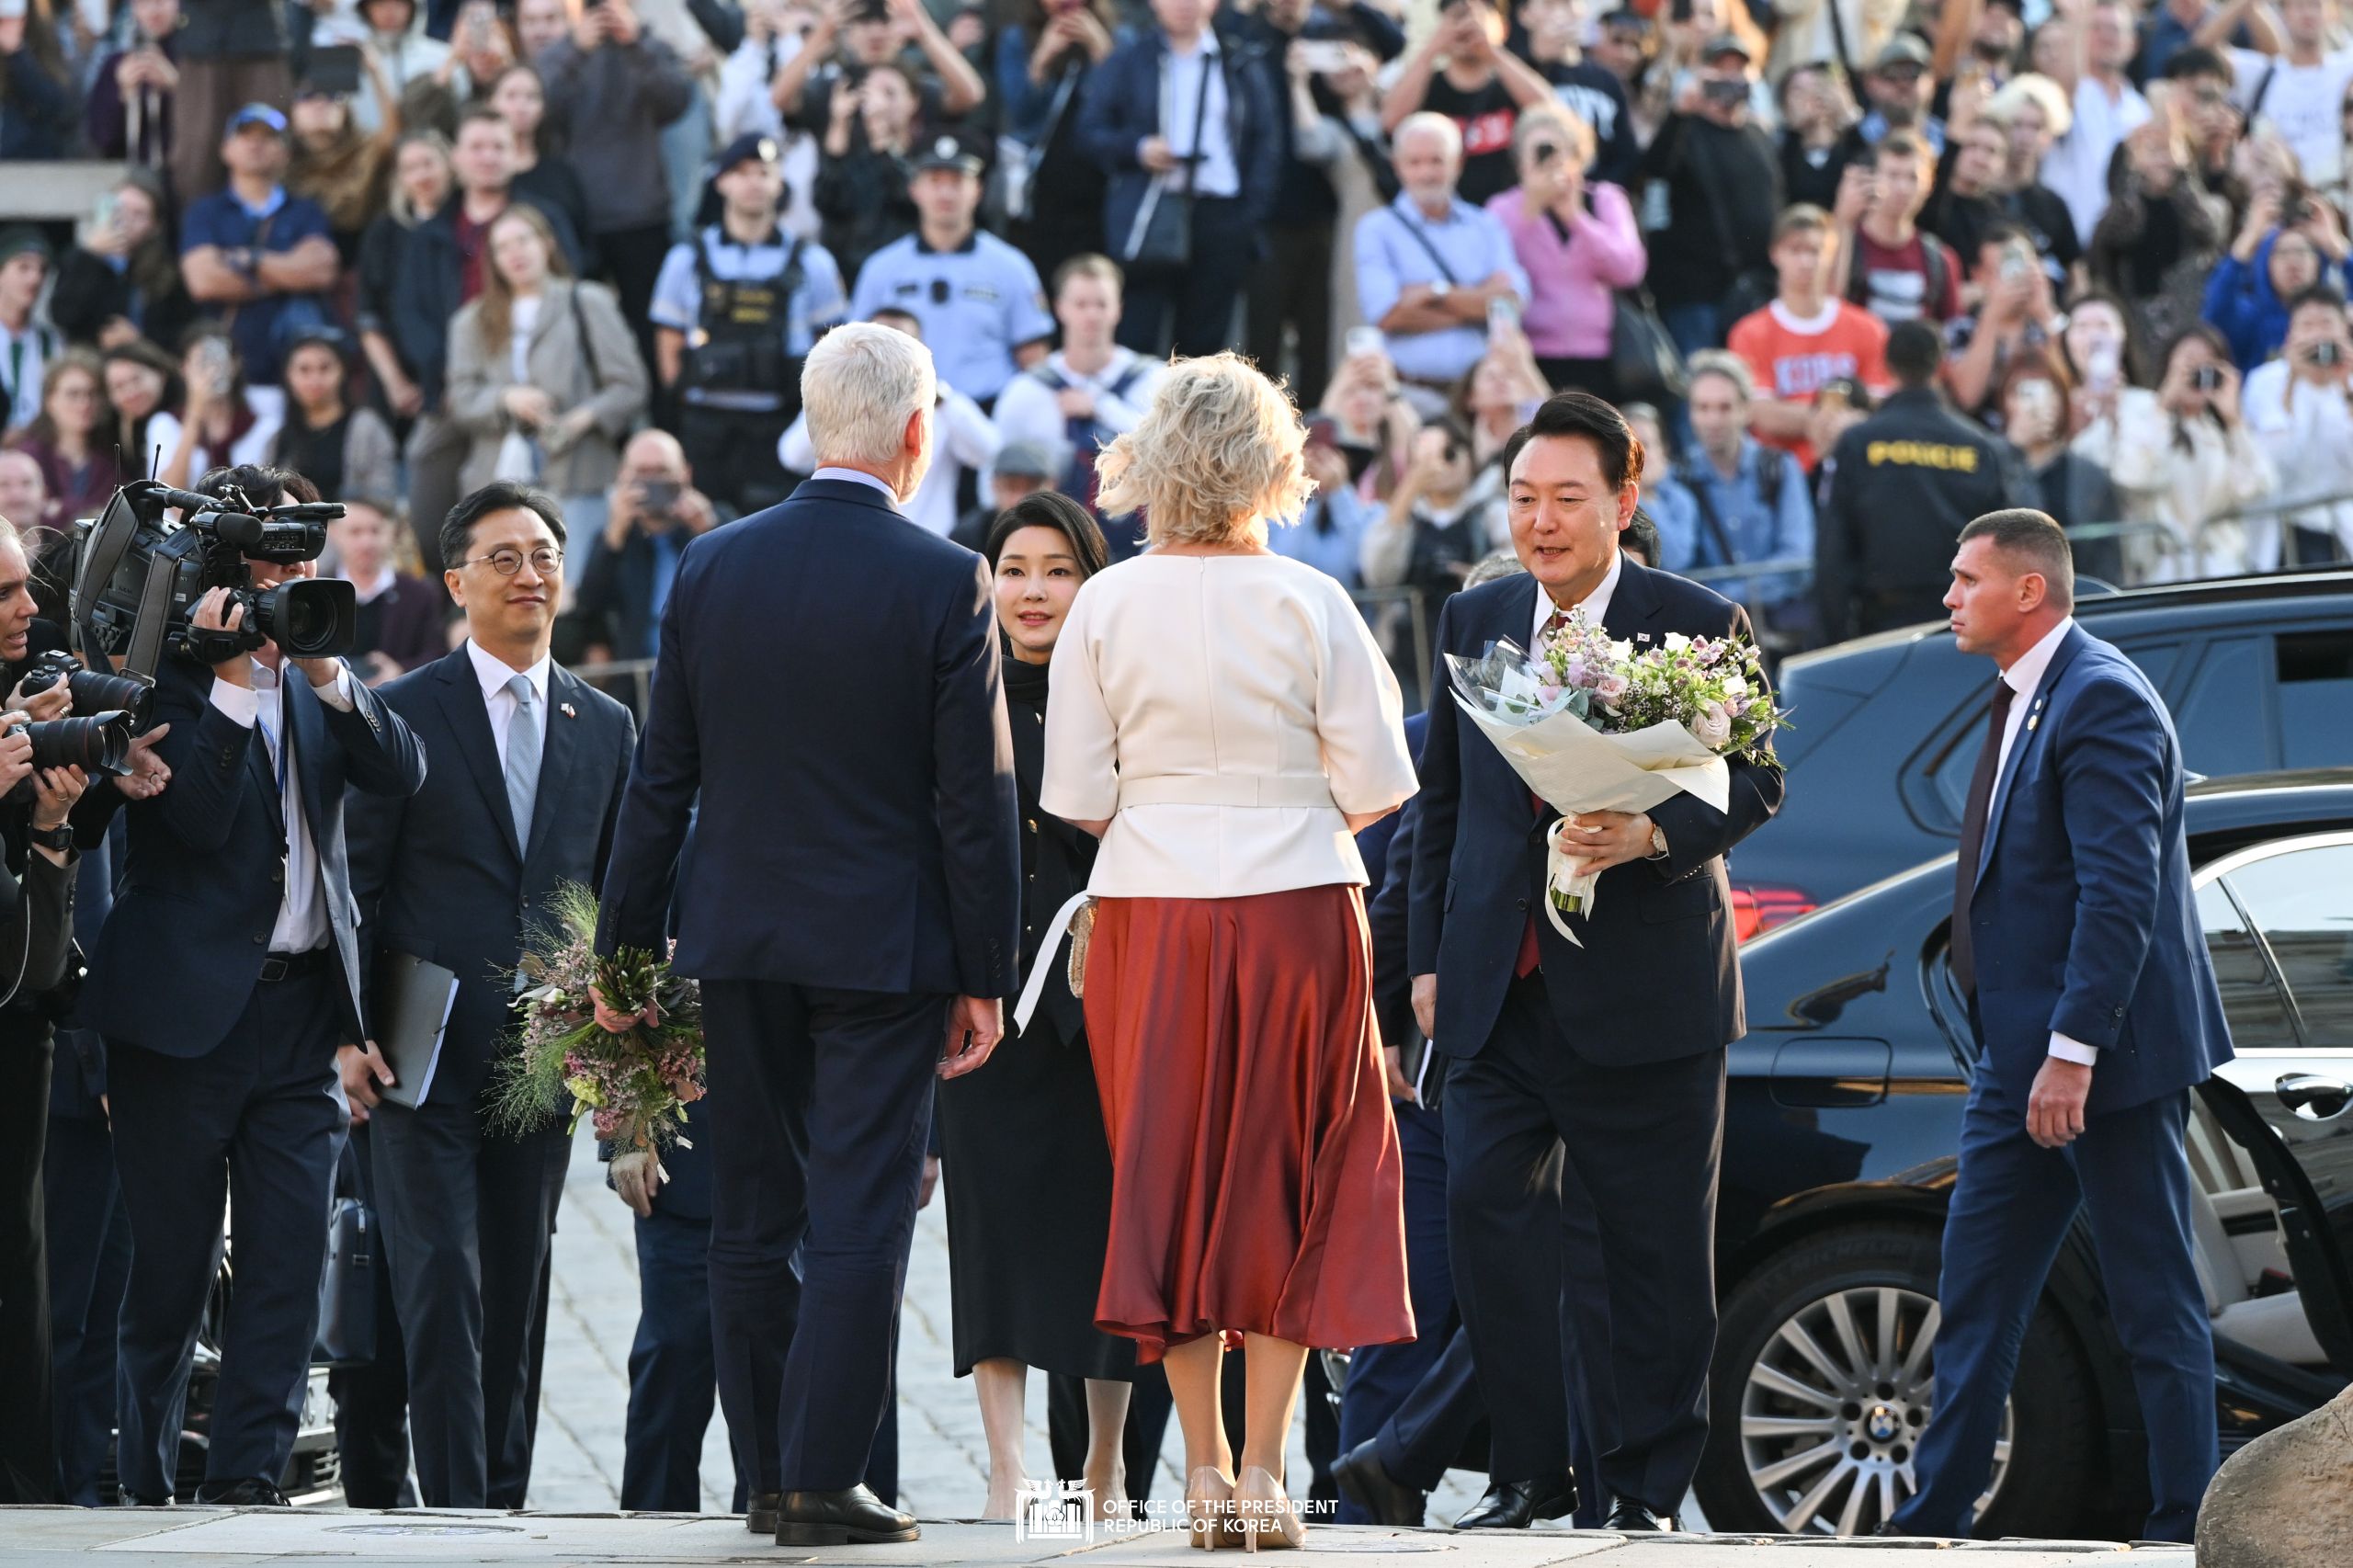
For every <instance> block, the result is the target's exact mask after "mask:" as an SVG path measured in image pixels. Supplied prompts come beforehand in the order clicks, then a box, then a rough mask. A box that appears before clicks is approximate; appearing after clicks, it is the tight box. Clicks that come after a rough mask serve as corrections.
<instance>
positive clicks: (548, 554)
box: [465, 544, 563, 577]
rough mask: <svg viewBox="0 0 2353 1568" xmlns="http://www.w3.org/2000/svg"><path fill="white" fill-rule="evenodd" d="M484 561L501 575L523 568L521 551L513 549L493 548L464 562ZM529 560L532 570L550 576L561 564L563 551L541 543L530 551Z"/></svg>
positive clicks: (468, 563)
mask: <svg viewBox="0 0 2353 1568" xmlns="http://www.w3.org/2000/svg"><path fill="white" fill-rule="evenodd" d="M485 561H486V562H490V569H491V570H492V571H494V572H495V573H497V574H499V575H500V576H502V577H512V576H513V575H515V574H516V573H517V572H520V571H521V570H522V569H523V552H522V551H519V550H514V549H506V550H494V551H491V552H490V553H489V554H488V555H477V556H475V557H474V558H473V559H472V561H469V562H466V563H465V564H467V565H468V566H479V565H481V564H482V563H483V562H485ZM530 561H531V570H532V571H534V572H536V573H538V574H540V576H542V577H546V576H551V575H552V574H554V572H555V569H556V568H557V567H559V566H561V565H563V551H561V550H558V549H556V548H555V547H554V546H553V545H548V544H543V545H541V546H540V548H539V549H537V550H535V551H531V555H530Z"/></svg>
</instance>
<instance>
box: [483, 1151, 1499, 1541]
mask: <svg viewBox="0 0 2353 1568" xmlns="http://www.w3.org/2000/svg"><path fill="white" fill-rule="evenodd" d="M636 1329H637V1254H636V1248H635V1244H634V1242H633V1241H632V1240H631V1215H630V1212H629V1210H627V1209H624V1208H623V1207H622V1206H621V1203H620V1199H617V1198H615V1197H614V1196H613V1195H612V1193H611V1192H609V1191H608V1190H607V1189H606V1187H605V1185H604V1173H603V1168H602V1167H601V1166H600V1165H597V1157H596V1145H595V1143H594V1142H591V1141H590V1140H588V1139H587V1138H585V1136H584V1137H583V1138H582V1139H581V1141H580V1142H578V1143H577V1144H576V1145H575V1146H574V1151H573V1162H572V1171H571V1176H570V1178H569V1180H568V1182H567V1184H566V1187H565V1190H564V1196H563V1210H562V1212H561V1213H560V1215H559V1217H558V1220H557V1229H556V1239H555V1267H554V1300H553V1301H552V1302H551V1306H550V1309H549V1315H548V1347H547V1369H546V1373H545V1379H544V1399H543V1403H542V1405H541V1409H540V1436H539V1449H538V1453H537V1457H536V1458H535V1460H534V1461H533V1465H532V1476H531V1497H530V1503H531V1506H532V1507H534V1508H540V1509H555V1510H563V1511H574V1510H593V1509H606V1508H612V1507H615V1506H618V1505H619V1502H620V1476H621V1438H622V1433H623V1430H624V1428H625V1426H626V1422H627V1417H628V1409H629V1347H630V1340H631V1336H632V1335H634V1334H635V1332H636ZM953 1370H954V1368H953V1361H952V1358H951V1356H950V1353H949V1295H948V1233H947V1226H946V1222H945V1221H944V1219H943V1216H942V1210H941V1205H940V1204H939V1203H938V1201H937V1200H935V1201H934V1202H933V1203H932V1205H931V1207H929V1208H928V1209H926V1210H924V1211H923V1213H922V1215H921V1216H920V1218H919V1221H918V1223H917V1226H916V1232H915V1254H914V1257H913V1260H912V1262H911V1263H910V1266H909V1267H908V1270H907V1301H906V1315H905V1319H904V1325H903V1327H902V1330H901V1341H900V1353H899V1444H900V1474H901V1486H902V1496H901V1498H900V1502H901V1506H904V1507H906V1508H908V1509H910V1510H912V1511H913V1512H915V1514H917V1515H919V1516H922V1517H927V1518H950V1517H969V1516H971V1515H972V1514H974V1513H977V1512H978V1511H979V1509H980V1506H981V1501H982V1497H983V1494H984V1493H985V1492H986V1490H987V1481H988V1447H987V1443H986V1441H985V1439H984V1438H983V1435H982V1432H981V1415H980V1407H979V1405H978V1404H977V1403H975V1402H974V1400H973V1398H972V1385H971V1381H970V1380H963V1381H959V1380H958V1379H957V1378H956V1377H954V1376H953V1375H952V1374H953ZM1030 1386H1031V1392H1030V1400H1029V1426H1030V1435H1029V1449H1028V1452H1029V1463H1030V1464H1031V1466H1032V1467H1033V1468H1035V1469H1042V1468H1043V1467H1044V1466H1045V1465H1046V1463H1047V1457H1046V1412H1045V1388H1044V1383H1043V1380H1041V1379H1040V1380H1032V1382H1031V1385H1030ZM725 1431H726V1428H725V1424H724V1423H723V1422H722V1421H721V1420H720V1419H719V1418H718V1417H717V1415H713V1417H712V1419H711V1424H710V1431H709V1433H708V1434H706V1436H705V1437H704V1441H703V1471H702V1494H703V1506H704V1507H705V1508H706V1509H707V1510H709V1511H711V1512H723V1511H725V1509H726V1508H727V1506H728V1504H729V1502H730V1500H731V1497H732V1494H733V1485H734V1478H733V1470H732V1468H731V1466H730V1462H729V1460H728V1457H727V1446H726V1437H725ZM1292 1447H1293V1457H1292V1460H1291V1472H1292V1473H1293V1474H1294V1475H1303V1474H1305V1473H1306V1460H1305V1457H1304V1455H1303V1453H1302V1452H1300V1451H1299V1448H1298V1437H1297V1435H1296V1433H1294V1435H1293V1439H1292ZM1182 1462H1183V1456H1182V1449H1181V1446H1180V1445H1179V1444H1178V1442H1177V1439H1176V1423H1175V1422H1174V1421H1171V1422H1170V1423H1169V1441H1168V1448H1167V1449H1166V1451H1165V1452H1164V1454H1163V1455H1162V1458H1161V1473H1160V1475H1159V1476H1158V1477H1156V1478H1155V1482H1154V1493H1155V1494H1156V1495H1158V1496H1162V1497H1170V1496H1177V1495H1181V1494H1182V1492H1183V1489H1184V1483H1183V1478H1182V1475H1181V1473H1180V1471H1179V1466H1180V1465H1181V1464H1182ZM1481 1483H1482V1478H1479V1477H1473V1476H1469V1475H1466V1474H1464V1473H1462V1472H1460V1471H1458V1472H1456V1473H1455V1474H1453V1475H1451V1476H1449V1477H1448V1480H1447V1484H1446V1486H1445V1487H1444V1488H1443V1489H1441V1490H1440V1491H1439V1492H1438V1494H1436V1495H1435V1496H1434V1497H1433V1498H1432V1500H1431V1507H1430V1516H1431V1517H1432V1518H1438V1519H1443V1518H1451V1517H1453V1516H1454V1515H1455V1514H1457V1513H1459V1512H1461V1510H1462V1509H1463V1508H1466V1507H1468V1506H1470V1505H1471V1504H1472V1502H1473V1501H1475V1500H1476V1499H1477V1496H1478V1493H1479V1487H1480V1485H1481Z"/></svg>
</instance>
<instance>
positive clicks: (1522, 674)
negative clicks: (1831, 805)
mask: <svg viewBox="0 0 2353 1568" xmlns="http://www.w3.org/2000/svg"><path fill="white" fill-rule="evenodd" d="M1447 667H1448V671H1449V676H1450V677H1451V679H1452V682H1453V686H1454V699H1455V701H1456V702H1457V703H1458V704H1459V705H1460V706H1461V709H1462V710H1463V711H1464V712H1465V713H1466V714H1468V715H1469V716H1470V719H1471V721H1472V722H1473V723H1474V724H1476V725H1477V726H1478V727H1479V729H1480V730H1481V731H1482V732H1483V733H1485V735H1486V736H1487V738H1488V739H1489V740H1490V741H1492V742H1493V743H1494V744H1495V749H1496V750H1497V751H1499V752H1501V753H1502V754H1503V756H1504V758H1505V760H1506V761H1507V762H1509V763H1510V764H1511V766H1512V768H1513V770H1514V771H1515V772H1517V773H1518V775H1519V776H1520V778H1522V779H1523V780H1524V781H1526V783H1527V785H1528V787H1529V789H1530V790H1533V791H1534V792H1535V793H1536V794H1537V795H1538V796H1540V798H1542V799H1543V800H1544V801H1546V802H1547V803H1549V804H1550V805H1551V806H1552V808H1553V809H1554V810H1555V811H1558V812H1563V820H1562V821H1561V822H1558V823H1555V824H1552V831H1551V833H1550V834H1549V835H1548V836H1547V839H1546V844H1547V847H1548V849H1549V850H1550V855H1549V857H1548V859H1547V861H1546V866H1545V889H1546V894H1547V898H1546V904H1547V910H1546V913H1547V915H1549V916H1550V918H1551V919H1552V925H1553V927H1554V928H1555V929H1556V930H1558V931H1559V932H1560V933H1561V935H1562V936H1563V937H1567V938H1568V939H1569V940H1570V941H1572V942H1574V941H1576V940H1577V936H1576V933H1575V932H1574V931H1572V930H1571V929H1570V928H1569V926H1568V925H1567V923H1566V922H1565V921H1564V920H1563V918H1562V916H1563V915H1570V914H1574V913H1577V912H1579V911H1582V912H1584V913H1585V914H1586V915H1588V916H1589V915H1591V914H1592V912H1593V907H1594V898H1595V894H1596V891H1597V885H1598V883H1599V880H1600V879H1599V876H1598V874H1597V873H1593V872H1588V871H1586V869H1584V866H1583V864H1582V863H1581V862H1579V861H1578V860H1577V858H1575V856H1574V853H1572V852H1571V850H1570V849H1568V848H1564V847H1563V845H1562V843H1561V833H1562V829H1563V828H1564V827H1565V826H1567V825H1568V823H1569V819H1571V818H1574V816H1576V814H1577V813H1579V812H1647V811H1649V810H1650V809H1651V808H1652V807H1654V806H1656V805H1658V804H1659V803H1661V802H1662V801H1665V800H1667V799H1668V798H1669V797H1671V796H1673V795H1675V794H1677V792H1683V793H1688V794H1691V795H1695V796H1697V797H1698V798H1699V799H1700V800H1702V801H1707V802H1708V804H1710V805H1711V806H1713V807H1714V808H1715V809H1716V810H1718V811H1720V812H1721V811H1723V810H1725V809H1726V808H1727V807H1728V806H1729V805H1730V803H1731V799H1732V773H1731V769H1730V767H1728V766H1727V764H1726V760H1725V759H1726V758H1728V757H1739V758H1744V759H1745V760H1748V761H1751V762H1757V763H1763V764H1765V765H1767V766H1774V767H1778V766H1779V764H1778V763H1776V762H1775V761H1774V758H1773V753H1772V749H1771V746H1770V744H1768V743H1769V740H1770V737H1771V736H1772V733H1773V732H1774V731H1775V730H1777V729H1781V728H1784V727H1786V726H1787V724H1788V722H1789V719H1788V715H1787V714H1786V713H1784V712H1783V711H1782V710H1779V709H1778V708H1776V707H1774V705H1773V699H1772V696H1771V694H1770V692H1769V691H1768V688H1767V687H1766V684H1765V676H1764V669H1763V666H1762V664H1761V662H1760V660H1759V658H1758V656H1757V653H1756V649H1755V648H1754V647H1753V646H1751V645H1749V644H1747V643H1745V642H1740V641H1738V640H1736V639H1733V638H1729V637H1722V638H1711V637H1687V636H1685V635H1684V634H1682V633H1681V632H1669V633H1667V634H1666V635H1665V638H1663V639H1661V640H1660V641H1658V642H1651V641H1650V640H1649V639H1648V638H1647V637H1642V638H1637V639H1634V640H1632V641H1631V642H1621V641H1615V640H1613V639H1612V638H1611V637H1610V636H1609V634H1608V632H1606V631H1603V630H1602V629H1601V628H1600V627H1598V626H1596V625H1593V624H1592V623H1591V622H1589V621H1587V620H1586V619H1585V617H1584V616H1583V615H1581V614H1573V615H1571V616H1570V618H1569V620H1568V623H1567V625H1566V626H1564V627H1563V628H1562V629H1561V631H1559V632H1557V633H1556V634H1555V635H1553V636H1552V638H1550V639H1548V640H1547V641H1546V642H1545V644H1544V646H1543V647H1542V648H1541V649H1540V650H1539V652H1538V653H1537V654H1536V656H1534V657H1532V658H1531V657H1530V656H1529V654H1528V653H1525V652H1524V651H1522V650H1521V649H1520V648H1519V646H1518V644H1516V643H1513V642H1508V641H1506V642H1491V643H1489V644H1488V645H1487V649H1486V651H1485V653H1483V654H1482V655H1481V656H1480V657H1479V658H1476V659H1465V658H1463V657H1461V656H1460V655H1458V654H1449V655H1448V658H1447Z"/></svg>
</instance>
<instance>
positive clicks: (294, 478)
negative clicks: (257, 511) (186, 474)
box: [196, 463, 320, 506]
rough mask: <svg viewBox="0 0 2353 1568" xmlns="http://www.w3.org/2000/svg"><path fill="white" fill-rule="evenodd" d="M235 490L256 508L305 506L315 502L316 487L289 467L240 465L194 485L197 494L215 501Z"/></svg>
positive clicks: (209, 474) (212, 473)
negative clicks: (210, 497) (208, 496)
mask: <svg viewBox="0 0 2353 1568" xmlns="http://www.w3.org/2000/svg"><path fill="white" fill-rule="evenodd" d="M232 490H234V491H236V492H238V493H239V494H243V495H244V498H245V499H246V500H248V501H250V502H252V503H253V504H254V505H255V506H286V505H288V504H290V503H292V504H295V505H307V504H308V503H310V502H313V501H316V500H318V499H319V498H320V497H319V487H318V486H317V485H315V484H313V483H311V482H310V481H309V480H307V479H305V478H303V477H302V476H301V474H299V473H296V472H294V471H293V470H292V469H290V468H273V467H271V466H269V465H268V464H267V463H239V464H237V465H236V466H235V467H234V468H216V469H212V470H210V471H208V472H206V474H205V476H204V477H203V478H202V479H199V480H198V481H197V482H196V493H197V494H199V495H210V496H212V497H213V498H214V499H216V500H218V499H221V498H222V497H224V496H226V495H227V494H229V492H230V491H232Z"/></svg>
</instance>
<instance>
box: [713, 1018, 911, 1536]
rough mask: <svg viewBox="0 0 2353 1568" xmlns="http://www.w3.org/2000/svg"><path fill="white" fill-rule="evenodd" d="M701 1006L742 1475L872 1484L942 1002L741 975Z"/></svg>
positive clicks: (721, 1285) (769, 1485) (718, 1311)
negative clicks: (869, 1481) (748, 978)
mask: <svg viewBox="0 0 2353 1568" xmlns="http://www.w3.org/2000/svg"><path fill="white" fill-rule="evenodd" d="M702 996H703V1032H704V1041H705V1052H706V1058H707V1069H706V1075H707V1078H708V1080H709V1084H710V1098H709V1100H708V1101H707V1102H706V1103H708V1104H709V1105H710V1137H711V1158H712V1161H713V1170H712V1173H711V1220H710V1317H711V1332H712V1337H713V1339H714V1341H715V1342H716V1346H717V1355H718V1361H719V1368H718V1370H719V1397H720V1403H721V1404H722V1406H723V1407H724V1409H725V1411H726V1413H727V1427H728V1431H729V1433H730V1435H731V1436H732V1437H733V1441H734V1442H735V1444H736V1446H737V1457H736V1469H737V1471H738V1472H739V1473H740V1474H742V1475H743V1476H744V1477H745V1481H746V1483H748V1484H749V1485H750V1486H751V1487H752V1488H753V1490H755V1491H759V1492H773V1491H780V1490H781V1491H839V1490H841V1489H843V1488H846V1487H849V1486H854V1485H857V1484H858V1483H859V1482H861V1481H864V1480H866V1479H867V1478H868V1476H869V1473H870V1458H872V1457H873V1456H875V1454H876V1451H877V1448H878V1445H877V1443H876V1440H875V1439H876V1437H877V1435H878V1433H879V1432H880V1430H881V1427H882V1425H883V1421H884V1417H885V1415H887V1414H888V1412H889V1409H890V1406H891V1403H892V1387H893V1380H892V1368H893V1366H894V1365H895V1364H896V1361H897V1356H898V1340H899V1299H900V1296H901V1293H902V1292H903V1291H904V1289H905V1286H906V1272H907V1249H908V1245H909V1243H910V1242H911V1241H912V1240H913V1239H914V1235H915V1199H916V1196H917V1194H918V1191H919V1190H920V1188H921V1186H922V1181H923V1156H924V1149H925V1146H926V1142H927V1140H928V1136H929V1133H930V1128H931V1100H932V1087H933V1085H934V1084H935V1083H936V1082H937V1079H936V1076H935V1066H936V1064H937V1062H938V1060H939V1050H940V1043H941V1040H942V1039H943V1038H944V1035H943V1030H944V1029H945V1027H946V1023H947V1010H948V998H947V997H945V996H913V995H893V994H883V993H877V992H862V991H837V990H830V989H823V988H819V987H814V986H800V985H784V984H778V983H767V982H760V981H742V980H706V981H705V982H704V983H703V988H702ZM796 1256H797V1258H798V1265H799V1267H797V1268H796V1267H795V1262H796ZM894 1446H895V1445H894ZM895 1457H896V1456H895V1454H893V1455H892V1459H893V1460H895ZM891 1469H892V1475H891V1476H890V1477H889V1478H888V1479H891V1480H893V1481H895V1479H896V1476H895V1471H896V1465H895V1463H893V1464H892V1467H891Z"/></svg>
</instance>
